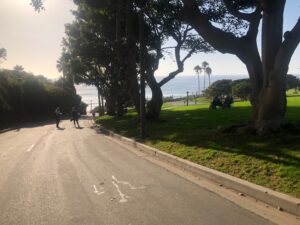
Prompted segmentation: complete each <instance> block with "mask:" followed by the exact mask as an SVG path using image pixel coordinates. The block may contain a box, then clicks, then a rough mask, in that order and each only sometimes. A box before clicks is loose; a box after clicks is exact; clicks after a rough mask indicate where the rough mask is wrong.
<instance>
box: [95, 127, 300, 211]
mask: <svg viewBox="0 0 300 225" xmlns="http://www.w3.org/2000/svg"><path fill="white" fill-rule="evenodd" d="M98 127H99V129H100V131H101V132H103V133H104V134H106V135H108V136H110V137H113V138H116V139H118V140H120V141H121V142H123V143H126V144H128V145H130V146H132V147H134V148H136V149H138V150H140V151H141V152H144V153H146V154H148V155H151V156H154V157H157V158H159V159H160V160H163V161H165V162H167V163H170V164H172V165H174V166H176V167H179V168H181V169H183V170H186V171H188V172H190V173H192V174H194V175H196V176H200V177H204V178H206V179H209V180H211V181H213V182H215V183H218V184H222V185H223V186H224V187H227V188H230V189H233V190H235V191H237V192H239V193H243V194H245V195H248V196H251V197H252V198H254V199H257V200H259V201H261V202H264V203H267V204H269V205H271V206H274V207H276V208H278V209H279V210H284V211H286V212H288V213H291V214H293V215H296V216H300V199H298V198H294V197H291V196H289V195H286V194H283V193H280V192H276V191H273V190H271V189H269V188H266V187H262V186H259V185H256V184H253V183H250V182H248V181H245V180H242V179H239V178H236V177H233V176H230V175H228V174H225V173H222V172H219V171H216V170H213V169H210V168H207V167H204V166H201V165H198V164H196V163H193V162H190V161H188V160H185V159H182V158H178V157H176V156H173V155H170V154H168V153H165V152H162V151H160V150H158V149H155V148H153V147H150V146H147V145H145V144H142V143H139V142H137V141H135V140H133V139H130V138H126V137H123V136H121V135H119V134H116V133H114V132H112V131H109V130H107V129H106V128H104V127H101V126H98Z"/></svg>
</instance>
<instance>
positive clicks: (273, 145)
mask: <svg viewBox="0 0 300 225" xmlns="http://www.w3.org/2000/svg"><path fill="white" fill-rule="evenodd" d="M249 115H250V107H239V108H232V109H227V110H225V109H219V110H207V109H195V110H189V111H172V110H166V111H165V113H164V114H163V115H162V116H164V117H165V119H166V120H167V122H166V124H164V125H161V124H160V125H159V126H157V125H156V124H154V123H153V124H151V125H150V127H149V132H150V135H149V136H150V138H149V139H150V141H151V142H152V143H153V144H155V143H158V142H160V141H170V142H176V143H180V144H183V145H186V146H189V147H194V148H204V149H213V150H216V151H222V152H228V153H233V154H242V155H245V156H251V157H255V158H257V159H261V160H265V161H269V162H272V163H280V164H284V165H289V166H296V167H300V143H299V137H300V135H299V134H292V133H286V134H277V135H272V136H265V137H257V136H254V135H250V134H249V135H238V134H223V133H220V132H218V131H217V130H218V128H219V127H225V126H230V125H233V124H239V123H245V121H247V119H248V118H249ZM299 115H300V108H298V107H290V108H289V109H288V113H287V118H288V120H290V121H292V122H298V123H299V122H300V118H299Z"/></svg>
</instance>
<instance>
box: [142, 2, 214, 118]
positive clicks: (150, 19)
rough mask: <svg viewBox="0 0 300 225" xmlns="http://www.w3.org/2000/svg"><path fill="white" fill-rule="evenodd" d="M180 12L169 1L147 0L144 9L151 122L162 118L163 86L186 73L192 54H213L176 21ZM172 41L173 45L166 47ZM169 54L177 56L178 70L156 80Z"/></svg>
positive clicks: (184, 26) (210, 49)
mask: <svg viewBox="0 0 300 225" xmlns="http://www.w3.org/2000/svg"><path fill="white" fill-rule="evenodd" d="M179 10H180V8H179V7H178V6H176V5H169V4H167V2H166V1H148V2H147V4H145V5H144V7H143V11H144V17H145V21H146V27H147V28H148V29H147V30H148V32H147V41H146V45H147V54H146V55H145V60H146V66H145V67H146V80H147V84H148V85H149V87H150V89H151V92H152V98H151V100H150V101H149V102H148V105H147V117H148V118H149V119H154V120H156V119H158V118H159V116H160V111H161V106H162V104H163V97H162V96H163V94H162V90H161V88H162V86H163V85H165V84H166V83H168V82H169V81H170V80H172V79H174V78H175V77H176V76H177V75H178V74H180V73H181V72H183V70H184V64H185V62H186V61H187V60H188V59H189V58H190V57H191V56H192V55H193V54H196V53H199V52H211V51H213V49H212V47H211V46H210V45H209V44H207V42H205V41H204V40H203V39H202V38H201V37H200V36H199V35H198V34H197V33H195V31H194V30H193V28H192V27H191V26H189V25H186V24H184V23H183V22H181V21H178V20H174V18H175V17H176V15H178V13H179ZM170 39H172V40H173V42H172V43H174V44H172V45H170V44H166V41H167V40H170ZM167 54H172V55H173V56H174V58H175V60H174V61H175V63H176V68H175V70H173V71H170V72H169V74H167V75H165V76H164V78H163V79H161V80H160V81H157V80H156V78H155V76H154V73H155V71H156V70H157V69H158V67H159V62H160V60H161V59H162V58H164V57H165V56H166V55H167Z"/></svg>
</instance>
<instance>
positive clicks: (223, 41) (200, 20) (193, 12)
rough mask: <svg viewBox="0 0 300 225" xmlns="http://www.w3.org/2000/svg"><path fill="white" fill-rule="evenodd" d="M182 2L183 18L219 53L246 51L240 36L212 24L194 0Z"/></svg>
mask: <svg viewBox="0 0 300 225" xmlns="http://www.w3.org/2000/svg"><path fill="white" fill-rule="evenodd" d="M183 3H184V8H183V12H182V13H183V20H184V21H186V22H187V23H188V24H190V25H191V26H192V27H193V28H194V29H195V30H196V31H197V32H198V33H199V34H200V35H201V36H202V37H203V38H204V39H205V40H206V41H208V42H209V43H210V45H211V46H213V47H214V48H215V49H216V50H218V51H220V52H221V53H231V54H236V55H238V54H239V52H241V51H247V49H246V45H245V44H244V40H243V39H242V38H238V37H236V36H234V35H233V34H232V33H228V32H225V31H223V30H221V29H219V28H217V27H214V26H213V25H212V24H211V23H210V21H209V20H208V19H207V18H206V16H205V15H204V14H203V13H201V12H200V10H199V8H198V5H197V1H196V0H183Z"/></svg>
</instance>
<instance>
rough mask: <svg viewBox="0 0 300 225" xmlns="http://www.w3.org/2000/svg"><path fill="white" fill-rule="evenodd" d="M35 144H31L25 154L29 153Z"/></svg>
mask: <svg viewBox="0 0 300 225" xmlns="http://www.w3.org/2000/svg"><path fill="white" fill-rule="evenodd" d="M34 146H35V144H32V145H31V146H30V147H29V148H28V149H27V152H30V151H31V150H32V149H33V148H34Z"/></svg>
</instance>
